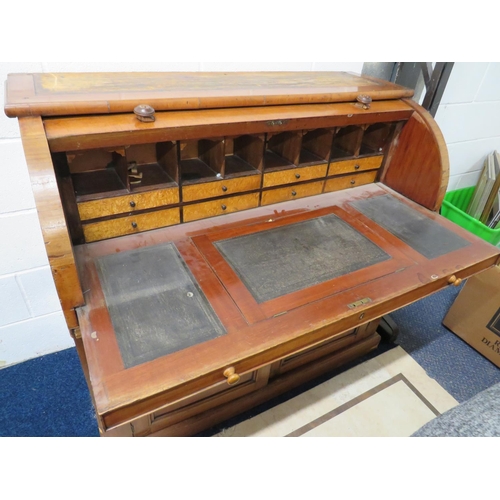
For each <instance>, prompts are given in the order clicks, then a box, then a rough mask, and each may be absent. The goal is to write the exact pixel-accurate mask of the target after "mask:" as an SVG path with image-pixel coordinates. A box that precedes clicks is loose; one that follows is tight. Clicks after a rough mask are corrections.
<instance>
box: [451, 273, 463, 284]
mask: <svg viewBox="0 0 500 500" xmlns="http://www.w3.org/2000/svg"><path fill="white" fill-rule="evenodd" d="M448 283H449V284H450V285H453V286H458V285H460V283H462V278H457V277H456V276H455V275H453V276H450V277H449V279H448Z"/></svg>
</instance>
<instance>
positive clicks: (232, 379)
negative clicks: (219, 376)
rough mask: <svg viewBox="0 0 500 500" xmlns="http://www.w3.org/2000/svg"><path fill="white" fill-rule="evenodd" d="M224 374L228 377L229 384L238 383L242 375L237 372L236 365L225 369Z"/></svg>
mask: <svg viewBox="0 0 500 500" xmlns="http://www.w3.org/2000/svg"><path fill="white" fill-rule="evenodd" d="M223 375H224V377H226V378H227V383H228V385H234V384H237V383H238V382H239V380H240V376H239V375H238V374H237V373H236V370H235V369H234V366H231V367H229V368H227V369H226V370H224V373H223Z"/></svg>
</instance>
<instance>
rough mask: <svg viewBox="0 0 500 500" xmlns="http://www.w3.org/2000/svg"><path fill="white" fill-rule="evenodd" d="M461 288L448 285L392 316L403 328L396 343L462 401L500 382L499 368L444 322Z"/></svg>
mask: <svg viewBox="0 0 500 500" xmlns="http://www.w3.org/2000/svg"><path fill="white" fill-rule="evenodd" d="M462 286H463V285H462ZM460 289H461V287H451V286H450V287H448V288H445V289H444V290H442V291H440V292H438V293H436V294H434V295H431V296H429V297H426V298H425V299H422V300H420V301H418V302H415V303H414V304H411V305H409V306H407V307H404V308H403V309H400V310H399V311H396V312H394V313H392V314H391V317H392V318H393V319H394V321H395V322H396V323H397V324H398V326H399V328H400V334H399V337H398V339H397V340H396V343H397V344H399V345H400V346H401V347H402V348H403V349H404V350H405V351H406V352H407V353H408V354H410V356H411V357H412V358H413V359H414V360H415V361H416V362H417V363H418V364H419V365H420V366H422V367H423V368H424V369H425V371H426V372H427V374H428V375H429V376H430V377H431V378H433V379H435V380H436V381H437V382H438V383H439V384H440V385H441V386H442V387H444V389H446V391H448V392H449V393H450V394H451V395H452V396H453V397H454V398H455V399H456V400H457V401H458V402H459V403H462V402H464V401H466V400H468V399H470V398H471V397H473V396H475V395H476V394H477V393H479V392H481V391H483V390H484V389H487V388H488V387H491V386H492V385H494V384H496V383H497V382H500V369H498V368H497V367H496V366H495V365H494V364H493V363H492V362H491V361H489V360H488V359H486V358H485V357H484V356H482V355H481V354H479V353H478V352H477V351H476V350H474V349H473V348H472V347H470V346H469V345H468V344H467V343H466V342H464V341H463V340H462V339H461V338H459V337H457V336H456V335H455V334H453V333H452V332H451V331H450V330H448V329H447V328H446V327H444V326H443V325H442V324H441V322H442V320H443V319H444V317H445V316H446V313H447V312H448V310H449V309H450V307H451V306H452V304H453V302H454V300H455V298H456V297H457V295H458V293H459V291H460Z"/></svg>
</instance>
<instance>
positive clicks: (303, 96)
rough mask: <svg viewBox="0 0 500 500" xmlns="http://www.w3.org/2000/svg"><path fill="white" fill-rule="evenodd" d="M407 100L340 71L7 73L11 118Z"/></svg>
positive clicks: (389, 86) (399, 90)
mask: <svg viewBox="0 0 500 500" xmlns="http://www.w3.org/2000/svg"><path fill="white" fill-rule="evenodd" d="M359 94H368V95H369V96H370V97H371V98H372V99H373V100H382V99H399V98H402V97H411V96H412V95H413V91H412V90H410V89H406V88H404V87H401V86H399V85H395V84H393V83H390V82H386V81H383V80H378V79H375V78H368V77H360V76H357V75H354V74H350V73H344V72H257V73H237V72H234V73H233V72H229V73H224V72H213V73H203V72H191V73H33V74H10V75H8V79H7V85H6V103H5V113H6V114H7V116H10V117H20V116H36V115H41V116H58V115H79V114H90V113H99V114H100V113H103V114H108V113H121V112H131V111H132V110H133V109H134V107H135V106H137V105H138V104H149V105H150V106H153V107H154V108H155V109H156V110H170V109H177V110H179V109H203V108H221V107H239V106H267V105H278V104H307V103H309V104H311V103H328V102H346V101H355V100H356V97H357V96H358V95H359Z"/></svg>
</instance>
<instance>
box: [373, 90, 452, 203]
mask: <svg viewBox="0 0 500 500" xmlns="http://www.w3.org/2000/svg"><path fill="white" fill-rule="evenodd" d="M406 102H407V104H409V105H410V106H412V107H413V108H414V110H415V111H414V113H413V115H412V117H411V118H410V119H409V120H408V123H407V124H406V125H405V126H404V127H403V130H402V131H401V134H400V135H399V137H398V138H397V139H396V141H395V142H394V146H393V148H392V151H390V153H389V159H388V161H387V164H386V169H385V172H384V176H383V178H382V179H381V180H382V182H383V183H384V184H386V185H387V186H388V187H390V188H392V189H394V190H395V191H397V192H398V193H401V194H402V195H404V196H406V197H407V198H409V199H410V200H413V201H415V202H416V203H418V204H420V205H422V206H424V207H426V208H428V209H429V210H433V211H436V210H438V209H439V208H440V207H441V204H442V202H443V199H444V195H445V194H446V188H447V186H448V180H449V159H448V150H447V147H446V143H445V141H444V138H443V134H442V133H441V130H440V129H439V127H438V125H437V123H436V121H435V120H434V118H433V117H432V116H431V115H430V114H429V113H428V112H427V111H426V110H425V109H424V108H422V107H421V106H419V105H418V104H416V103H415V102H413V101H411V100H406Z"/></svg>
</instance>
